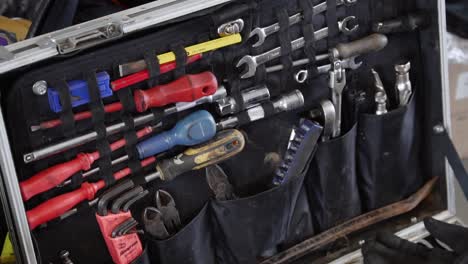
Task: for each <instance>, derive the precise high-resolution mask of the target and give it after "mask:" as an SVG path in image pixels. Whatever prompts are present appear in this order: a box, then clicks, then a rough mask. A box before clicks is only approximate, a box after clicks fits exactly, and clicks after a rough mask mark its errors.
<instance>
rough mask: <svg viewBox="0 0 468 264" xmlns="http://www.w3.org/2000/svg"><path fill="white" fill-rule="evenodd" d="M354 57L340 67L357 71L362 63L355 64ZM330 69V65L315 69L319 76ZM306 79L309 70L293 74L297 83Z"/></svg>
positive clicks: (342, 62) (343, 61)
mask: <svg viewBox="0 0 468 264" xmlns="http://www.w3.org/2000/svg"><path fill="white" fill-rule="evenodd" d="M356 57H357V56H354V57H351V58H348V59H343V60H341V67H343V68H344V69H350V70H356V69H358V68H359V67H361V65H362V61H361V62H358V63H356ZM293 65H294V64H293ZM332 67H333V65H332V64H326V65H322V66H319V67H317V72H318V73H319V74H324V73H327V72H329V71H330V70H331V69H332ZM267 72H268V71H267ZM308 78H309V70H300V71H298V72H296V73H295V74H294V80H295V81H296V82H298V83H304V82H305V81H307V79H308Z"/></svg>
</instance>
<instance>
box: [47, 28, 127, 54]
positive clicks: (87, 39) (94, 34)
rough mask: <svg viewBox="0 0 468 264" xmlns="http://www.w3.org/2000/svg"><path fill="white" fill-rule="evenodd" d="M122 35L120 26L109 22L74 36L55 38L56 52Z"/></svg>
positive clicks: (82, 46)
mask: <svg viewBox="0 0 468 264" xmlns="http://www.w3.org/2000/svg"><path fill="white" fill-rule="evenodd" d="M122 35H123V31H122V28H121V26H120V25H119V24H117V23H110V24H108V25H106V26H103V27H99V28H96V29H92V30H88V31H84V32H82V33H79V34H77V35H75V36H69V37H66V38H63V39H56V40H55V42H56V43H57V50H58V52H59V53H60V54H66V53H70V52H73V51H76V50H80V49H84V48H88V47H91V46H95V45H97V44H100V43H103V42H106V41H109V40H111V39H116V38H119V37H121V36H122Z"/></svg>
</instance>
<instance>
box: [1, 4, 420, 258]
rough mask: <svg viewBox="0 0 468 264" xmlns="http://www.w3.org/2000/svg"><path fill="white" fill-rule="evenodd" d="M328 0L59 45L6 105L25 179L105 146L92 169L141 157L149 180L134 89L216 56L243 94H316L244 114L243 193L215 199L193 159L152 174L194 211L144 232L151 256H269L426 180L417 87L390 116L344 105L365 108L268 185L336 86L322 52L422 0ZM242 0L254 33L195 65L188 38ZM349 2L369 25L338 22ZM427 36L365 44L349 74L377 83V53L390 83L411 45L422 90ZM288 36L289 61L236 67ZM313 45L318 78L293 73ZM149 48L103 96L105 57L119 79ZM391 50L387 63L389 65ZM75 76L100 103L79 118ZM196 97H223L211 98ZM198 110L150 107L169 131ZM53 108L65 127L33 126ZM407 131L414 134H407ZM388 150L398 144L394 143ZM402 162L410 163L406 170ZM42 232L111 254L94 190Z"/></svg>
mask: <svg viewBox="0 0 468 264" xmlns="http://www.w3.org/2000/svg"><path fill="white" fill-rule="evenodd" d="M319 2H320V1H315V0H314V1H312V0H298V1H287V0H280V1H274V0H263V1H237V2H236V3H232V4H228V6H224V7H220V8H213V9H212V10H208V11H206V12H203V13H202V14H199V17H198V16H197V15H195V16H193V17H191V18H190V19H188V20H187V21H176V22H174V24H168V25H166V26H164V28H162V29H149V30H148V31H145V32H144V33H141V34H137V35H136V36H133V37H131V38H128V39H125V40H124V41H120V42H119V43H115V44H109V45H106V46H103V47H98V48H95V49H92V50H90V51H87V52H85V53H83V54H77V55H75V56H72V57H71V58H61V59H58V60H57V61H54V62H53V63H51V64H48V65H39V66H38V67H37V68H36V69H31V71H28V72H25V74H24V75H23V76H22V77H21V78H20V79H18V80H17V81H16V83H15V87H14V88H13V89H12V90H11V93H10V94H8V96H5V98H6V103H7V105H8V107H7V111H6V116H7V121H8V124H9V128H11V129H10V131H9V133H10V137H11V139H12V142H13V150H14V157H15V161H16V164H17V168H18V173H19V175H20V177H21V178H20V179H19V180H23V179H26V178H28V177H30V176H31V175H33V174H34V173H35V172H37V171H40V170H42V169H45V168H47V167H48V166H50V165H53V164H57V163H60V162H63V161H66V160H69V159H71V158H73V157H74V156H75V155H76V153H79V152H82V151H93V150H95V149H98V150H99V151H100V153H101V156H102V158H101V159H100V161H99V162H98V163H96V165H97V166H99V168H100V170H101V172H100V173H99V174H97V175H95V176H93V177H91V178H89V179H87V181H95V180H98V179H104V180H105V181H106V183H107V185H111V184H113V182H114V180H113V177H112V172H115V171H116V170H117V169H119V168H121V167H125V166H129V167H130V168H131V171H132V177H133V179H135V181H136V182H138V176H141V175H145V174H146V172H147V171H151V168H149V169H144V168H141V166H140V164H139V161H138V159H137V155H136V152H135V148H134V146H135V144H136V143H137V138H136V131H137V130H138V129H139V127H138V128H137V127H135V124H134V123H133V117H134V116H135V115H136V113H135V111H134V109H135V105H134V103H133V100H132V98H131V96H132V91H133V90H134V89H147V88H149V87H152V86H154V85H157V84H163V83H167V82H169V81H171V80H174V79H177V78H178V77H180V76H182V75H184V74H190V73H199V72H202V71H205V70H211V71H213V73H214V74H215V75H216V76H217V77H218V80H227V82H226V84H225V86H226V88H227V89H228V93H229V95H230V96H233V97H235V98H236V97H239V96H240V92H241V91H242V90H243V89H245V88H248V87H251V86H254V85H255V84H260V83H265V84H266V86H267V87H268V88H269V89H270V93H271V96H272V97H276V96H278V95H280V94H282V93H285V92H289V91H292V90H293V89H300V90H301V91H302V92H303V94H304V96H305V98H306V105H305V106H304V107H303V109H300V110H298V111H295V112H292V113H284V114H281V115H279V116H276V117H273V118H270V119H266V120H261V121H257V122H255V123H252V124H249V125H247V126H244V127H241V129H242V130H243V131H245V132H246V134H247V146H246V148H245V150H244V151H243V152H242V153H241V154H240V155H239V156H236V157H234V158H233V159H232V160H229V161H227V162H225V163H223V164H222V166H223V168H224V169H225V171H226V173H227V174H228V175H230V180H231V182H232V184H233V185H234V187H235V190H236V192H237V193H238V195H239V196H240V197H241V198H240V199H239V200H235V201H225V202H220V201H214V200H212V197H211V194H210V191H209V188H208V186H207V184H206V182H205V178H204V171H203V170H202V171H197V172H190V173H187V174H185V175H182V176H180V177H178V178H177V179H175V180H174V181H173V182H167V183H166V182H164V183H161V182H154V183H151V184H149V186H146V187H147V188H149V189H150V190H151V193H154V191H155V190H157V189H159V188H164V189H167V190H170V191H171V193H172V194H173V195H174V197H175V199H176V202H177V206H178V208H179V210H180V211H181V216H182V220H183V224H184V225H185V227H184V228H183V229H182V230H180V231H179V232H178V233H177V234H175V235H174V236H173V237H171V238H169V239H167V240H156V239H154V238H152V237H150V236H148V235H145V236H142V240H143V241H144V244H146V245H147V248H148V256H149V258H150V260H151V262H152V263H163V264H164V263H205V264H210V263H255V262H257V261H259V259H261V258H262V257H268V256H270V255H271V254H274V253H275V252H278V251H281V250H282V249H284V248H286V247H288V246H291V245H293V244H294V243H297V242H300V241H302V240H304V239H305V238H307V237H310V236H312V235H314V234H318V233H320V232H322V231H324V230H326V229H327V228H330V227H332V226H335V225H337V224H339V223H341V222H344V221H345V220H348V219H350V218H352V217H354V216H357V215H359V214H361V213H364V212H367V211H369V210H371V209H374V208H377V207H380V206H383V205H386V204H389V203H391V202H394V201H397V200H401V199H403V198H404V197H406V196H408V195H409V194H411V193H413V192H414V191H416V190H417V189H418V188H419V187H420V186H421V185H422V183H423V182H424V181H425V180H426V178H424V177H423V176H422V172H421V171H420V170H418V168H419V167H420V157H419V155H420V152H421V146H420V142H418V141H417V140H416V136H415V135H416V134H417V133H419V132H418V128H419V126H420V125H421V124H420V123H419V122H421V121H420V120H422V119H421V118H420V116H419V112H418V109H419V107H420V106H418V101H419V100H421V99H420V98H421V96H423V93H421V92H418V93H417V94H415V95H414V96H413V98H412V101H411V103H410V105H408V106H407V107H405V108H400V109H396V110H394V111H391V112H389V113H388V114H386V115H383V116H374V115H371V114H370V113H372V111H373V109H369V108H366V107H363V108H360V109H358V110H352V111H351V110H350V109H349V108H347V107H344V110H343V111H350V112H352V113H355V116H354V117H353V118H350V119H351V120H352V121H349V124H347V125H346V126H348V128H347V129H346V131H345V132H346V133H344V134H343V135H342V136H341V137H338V138H336V139H333V140H331V141H329V142H321V143H320V144H319V145H318V148H317V152H316V154H315V157H314V159H313V160H312V162H311V163H310V164H309V166H310V168H309V170H308V171H306V172H304V173H303V174H301V175H298V177H296V178H295V179H294V181H292V182H289V183H288V184H285V185H282V186H279V187H276V188H273V189H269V185H270V181H271V176H272V173H273V171H274V170H273V169H272V168H270V167H268V166H266V165H264V157H265V155H266V154H267V153H277V154H278V155H279V156H282V154H283V153H284V151H285V149H286V145H287V140H288V137H289V134H290V131H291V128H292V126H293V125H294V124H297V122H298V120H299V118H300V117H302V116H304V111H305V110H310V109H311V108H313V107H316V106H317V105H318V103H319V101H320V99H324V98H329V88H328V86H327V80H326V77H327V76H326V75H318V73H317V66H318V65H319V63H320V64H322V63H321V62H316V61H315V56H316V55H318V54H323V53H326V52H327V49H328V48H329V47H333V46H334V45H335V44H337V43H338V42H340V41H347V40H354V39H357V38H359V37H362V36H366V35H368V34H369V32H370V28H369V26H368V24H369V23H370V22H372V21H377V19H381V18H383V17H392V16H396V15H398V14H399V13H401V12H405V11H406V10H411V9H413V8H414V6H412V5H411V3H409V2H410V1H406V2H408V3H406V2H405V1H397V2H398V4H397V5H396V7H394V8H390V11H389V12H388V13H385V14H381V13H380V12H381V11H380V9H379V8H378V6H374V5H373V4H372V1H370V0H368V1H366V0H360V1H358V2H357V3H356V5H354V6H352V7H348V8H347V9H345V8H344V7H342V6H339V7H336V6H335V5H336V1H333V0H331V1H327V3H328V5H329V9H328V11H327V12H326V13H323V14H318V15H315V16H313V17H312V16H311V14H312V11H311V10H312V9H311V8H312V7H313V6H314V5H316V4H318V3H319ZM403 2H405V4H403ZM238 4H244V5H248V6H249V7H250V9H249V11H248V12H246V13H245V14H242V18H244V20H245V21H246V22H247V23H246V26H245V27H246V28H245V29H244V32H243V34H242V35H243V42H242V43H241V44H239V45H235V46H233V47H227V48H224V49H221V50H218V51H215V52H210V53H208V54H204V57H203V58H202V60H201V61H199V62H196V63H193V64H190V65H185V61H186V59H187V57H186V54H185V52H184V51H183V47H185V46H189V45H191V44H194V43H198V42H201V41H205V40H208V39H212V38H217V34H216V32H215V30H216V26H217V25H216V24H213V23H212V22H213V20H215V19H212V18H213V16H215V14H216V13H217V12H221V11H222V10H223V8H225V9H229V8H232V6H231V5H234V6H235V5H238ZM297 12H303V13H304V14H305V18H304V20H303V21H302V22H301V23H299V24H298V25H295V26H292V27H287V24H288V21H287V18H288V16H291V15H293V14H295V13H297ZM347 15H356V16H357V17H358V19H359V24H360V27H361V28H360V30H359V31H358V33H357V34H354V35H351V36H349V37H344V36H342V34H339V33H338V30H337V19H338V18H342V17H344V16H347ZM235 18H237V17H235ZM277 21H279V23H280V25H281V30H280V31H279V32H278V33H277V34H275V35H272V36H270V37H268V38H267V39H266V41H265V43H264V44H263V45H262V46H260V47H258V48H252V47H251V44H252V43H251V41H250V40H249V41H246V40H247V36H248V35H249V33H250V30H251V29H252V28H255V27H257V26H258V27H262V26H267V25H270V24H273V23H275V22H277ZM223 22H224V21H223ZM325 26H328V27H329V30H330V36H329V37H328V38H327V39H325V40H320V41H316V40H315V39H314V35H313V32H314V31H316V30H318V29H321V28H323V27H325ZM301 36H304V37H305V40H306V47H307V48H305V49H300V50H298V51H291V43H290V41H291V40H294V39H297V38H299V37H301ZM418 41H419V40H418V39H417V37H414V36H412V35H405V34H402V35H397V36H391V37H390V40H389V45H388V47H386V48H385V49H384V50H383V51H381V52H379V53H376V54H371V55H367V56H363V57H362V58H361V60H362V61H363V66H362V67H361V68H360V69H358V70H355V71H352V72H348V74H349V75H348V76H349V77H348V78H349V80H350V82H349V83H350V85H349V86H348V87H347V90H348V91H355V90H356V91H361V90H367V92H369V90H372V89H373V84H372V81H371V80H372V79H371V75H370V71H369V69H370V68H371V67H377V69H378V70H380V72H381V74H382V77H383V80H384V85H385V86H386V87H392V86H393V84H394V82H393V79H392V78H393V77H392V75H393V74H394V73H393V67H391V66H389V65H393V64H394V63H395V62H396V61H397V60H398V59H400V58H401V57H405V58H407V59H409V60H411V62H412V70H411V76H412V81H413V86H414V87H415V89H416V90H419V89H420V86H422V85H421V84H422V82H421V78H423V77H422V74H423V73H422V71H421V70H419V68H420V63H421V62H420V58H419V56H420V54H419V53H418V52H414V51H415V50H416V51H417V50H418V45H419V42H418ZM277 46H281V48H282V49H283V50H285V51H286V52H285V53H284V54H283V55H282V56H281V58H280V59H278V60H276V61H275V62H276V63H278V64H279V63H281V64H283V65H284V66H285V67H284V69H283V70H282V71H280V72H277V73H274V74H272V73H266V70H265V65H261V66H259V67H258V68H257V73H256V75H255V77H253V78H251V79H246V80H241V79H239V72H238V70H237V69H236V67H235V64H236V62H237V60H238V59H240V58H241V57H242V56H243V55H245V54H260V53H263V52H265V51H268V50H270V49H272V48H275V47H277ZM169 50H170V51H173V52H174V53H175V54H176V58H177V59H176V64H177V68H176V70H175V71H173V72H171V73H166V74H160V72H159V63H158V61H157V60H155V55H156V54H161V53H164V52H167V51H169ZM304 57H307V58H309V59H310V63H309V64H308V65H306V66H304V67H303V68H305V69H308V70H309V72H311V73H312V75H313V78H312V77H311V78H309V79H308V80H307V82H306V83H304V84H298V83H296V82H295V81H294V80H293V73H295V72H296V71H297V70H299V69H302V68H301V67H293V66H292V61H294V60H297V59H301V58H304ZM139 59H144V60H145V62H146V64H147V66H148V69H149V71H150V80H148V81H147V82H142V83H139V84H137V85H133V86H132V87H130V88H126V89H123V90H120V91H119V92H117V93H116V94H114V96H113V97H111V98H104V99H102V98H99V93H98V92H97V90H96V85H95V77H94V74H95V73H96V72H98V71H103V70H105V71H107V72H108V73H109V74H111V76H112V79H115V78H117V77H118V75H117V65H119V64H121V63H125V62H128V61H134V60H139ZM276 63H275V64H276ZM384 64H385V65H387V66H386V67H385V68H383V67H381V66H382V65H384ZM72 79H85V80H87V82H88V85H89V88H90V94H91V98H92V103H91V104H89V109H90V110H91V111H92V116H93V118H92V119H90V120H87V121H79V122H75V121H74V120H73V117H72V114H73V113H74V112H77V111H80V110H83V109H87V108H86V107H79V108H76V109H72V108H71V99H70V96H69V95H68V93H67V92H66V91H67V87H66V83H65V82H64V81H66V80H72ZM38 80H45V81H46V82H47V83H50V84H51V85H53V86H54V87H56V88H57V89H59V91H60V97H61V102H62V104H63V105H64V110H63V111H62V113H61V114H60V115H59V116H56V115H54V114H52V113H51V112H50V111H49V110H48V106H47V99H46V98H44V97H40V96H37V95H34V94H33V93H32V91H31V89H30V87H31V86H32V85H33V84H34V82H36V81H38ZM351 80H352V81H351ZM389 89H390V88H389ZM369 94H372V93H369ZM392 100H393V99H392ZM111 101H112V102H114V101H120V102H122V104H123V110H122V111H121V112H120V113H113V114H104V113H103V103H109V102H111ZM198 108H204V109H207V110H213V109H212V106H210V105H203V106H199V107H198ZM191 111H193V110H190V111H186V112H183V113H179V114H176V115H172V116H169V117H163V116H162V111H161V109H154V110H152V112H153V114H154V115H155V120H154V121H153V122H152V123H151V125H155V124H157V123H159V122H160V121H161V122H162V123H163V126H162V127H161V128H159V129H158V131H163V130H165V129H168V128H170V127H172V125H173V124H174V123H175V122H176V121H177V120H178V119H179V118H181V117H183V116H185V115H186V114H188V113H190V112H191ZM211 112H212V113H214V111H211ZM344 116H345V115H344ZM54 117H59V118H60V119H61V120H62V122H63V125H62V126H61V127H59V128H54V129H49V130H44V131H37V132H30V130H29V127H30V125H33V124H37V122H38V121H40V120H48V119H51V118H54ZM119 120H122V121H123V122H124V123H125V124H126V129H125V131H124V132H123V133H119V134H117V135H112V136H107V135H106V133H105V128H104V127H105V125H109V124H113V123H115V122H118V121H119ZM13 128H14V129H13ZM88 130H95V131H97V132H98V140H97V141H96V142H92V143H89V144H86V145H83V146H81V147H78V148H75V149H74V150H71V151H67V152H65V153H64V154H63V155H56V156H54V157H51V158H47V159H44V160H41V161H36V162H34V163H32V164H31V165H24V163H23V158H22V155H23V154H24V153H26V152H29V151H31V150H32V149H37V148H39V147H42V146H45V145H49V144H50V143H53V142H55V141H58V140H61V139H64V138H68V137H71V136H74V135H79V134H83V133H84V132H85V131H88ZM158 131H156V133H157V132H158ZM272 131H274V133H272ZM266 135H267V136H266ZM122 136H123V137H124V138H125V139H126V140H127V142H128V144H127V145H126V147H125V148H124V149H121V150H119V151H116V152H114V153H112V154H110V151H109V143H110V142H113V141H114V140H116V139H117V138H119V137H122ZM377 142H379V143H380V142H381V144H377ZM403 144H404V146H405V148H402V147H399V146H401V145H403ZM179 150H183V148H176V149H174V150H171V151H170V152H169V153H168V154H167V156H170V155H171V154H176V153H178V152H179ZM388 153H391V155H390V156H388ZM122 155H129V157H130V161H129V162H128V163H125V164H121V165H118V166H114V167H111V166H110V164H111V160H112V158H116V157H119V156H122ZM381 162H384V163H385V166H379V164H380V163H381ZM239 164H242V165H241V166H240V165H239ZM395 168H398V171H396V170H395ZM390 179H391V183H393V184H392V185H391V188H387V187H388V185H389V183H388V180H390ZM82 181H83V179H82V176H81V174H79V175H75V176H73V181H72V184H71V185H70V186H68V187H66V188H61V189H57V190H52V191H49V192H47V193H45V194H43V195H40V196H39V197H37V198H34V199H33V200H32V201H30V202H28V203H27V204H26V206H27V208H32V207H33V206H35V205H37V204H38V203H40V202H42V201H44V200H46V199H48V198H50V197H54V196H56V195H58V194H60V193H64V192H67V191H70V190H72V189H74V188H76V187H78V186H79V185H80V184H81V183H82ZM140 183H141V182H140ZM384 190H386V191H385V192H384ZM150 196H151V195H150ZM152 202H153V201H152V200H151V199H149V198H148V199H145V200H142V201H141V202H139V203H138V204H137V205H136V206H135V207H134V208H132V211H134V212H133V215H135V216H136V217H138V216H139V215H141V211H142V208H143V207H144V206H147V205H150V204H151V203H152ZM33 235H34V237H35V239H36V241H37V247H38V252H40V255H41V259H42V261H43V262H44V263H45V262H46V261H50V260H53V259H56V255H57V252H58V251H60V250H61V249H62V248H67V249H68V250H69V251H70V252H72V254H73V255H76V256H77V257H79V261H77V262H82V263H109V262H110V261H111V260H110V257H109V256H108V254H107V253H106V247H105V244H104V242H103V241H102V238H101V234H100V233H99V230H98V227H97V225H96V221H95V219H94V209H93V208H92V207H89V206H88V205H87V204H85V203H83V204H81V205H80V206H79V207H78V210H77V213H76V214H75V215H73V216H71V217H69V218H67V219H65V220H61V221H53V222H52V223H49V224H48V225H47V226H46V227H44V228H39V229H38V230H36V231H34V232H33ZM77 259H78V258H77Z"/></svg>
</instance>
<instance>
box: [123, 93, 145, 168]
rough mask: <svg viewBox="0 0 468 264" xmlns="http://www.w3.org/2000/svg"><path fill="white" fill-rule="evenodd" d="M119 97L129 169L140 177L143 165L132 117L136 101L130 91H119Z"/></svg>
mask: <svg viewBox="0 0 468 264" xmlns="http://www.w3.org/2000/svg"><path fill="white" fill-rule="evenodd" d="M117 96H118V97H119V100H120V102H121V103H122V106H123V108H122V111H121V112H120V117H121V118H122V121H123V122H124V124H125V129H124V132H123V138H124V139H125V142H126V143H125V153H126V154H127V155H128V167H129V168H130V170H131V171H132V174H133V175H138V174H139V173H140V172H141V164H140V162H139V158H138V152H137V150H136V148H135V145H136V144H137V143H138V137H137V135H136V128H135V123H134V121H133V116H132V115H131V113H132V112H134V110H135V101H134V100H133V95H132V91H131V90H130V89H121V90H119V91H117Z"/></svg>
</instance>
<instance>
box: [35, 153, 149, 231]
mask: <svg viewBox="0 0 468 264" xmlns="http://www.w3.org/2000/svg"><path fill="white" fill-rule="evenodd" d="M155 161H156V158H154V157H150V158H147V159H144V160H142V161H141V166H142V167H146V166H148V165H150V164H151V163H153V162H155ZM130 173H131V170H130V169H129V168H125V169H123V170H120V171H118V172H116V173H114V177H115V179H116V180H120V179H122V178H124V177H125V176H128V175H129V174H130ZM105 186H106V184H105V183H104V181H103V180H100V181H98V182H95V183H88V182H85V183H83V184H82V185H81V187H80V188H79V189H77V190H74V191H72V192H69V193H65V194H62V195H59V196H56V197H54V198H52V199H50V200H48V201H46V202H44V203H42V204H40V205H38V206H36V207H34V208H33V209H31V210H29V211H27V212H26V216H27V217H28V223H29V229H30V230H33V229H34V228H36V227H37V226H39V225H41V224H43V223H46V222H48V221H50V220H52V219H54V218H57V217H59V216H61V215H63V214H64V213H66V212H67V211H69V210H71V209H72V208H73V207H75V206H76V205H77V204H79V203H81V202H82V201H85V200H92V199H94V196H95V195H96V193H97V192H98V191H99V190H100V189H102V188H104V187H105Z"/></svg>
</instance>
